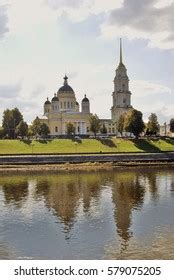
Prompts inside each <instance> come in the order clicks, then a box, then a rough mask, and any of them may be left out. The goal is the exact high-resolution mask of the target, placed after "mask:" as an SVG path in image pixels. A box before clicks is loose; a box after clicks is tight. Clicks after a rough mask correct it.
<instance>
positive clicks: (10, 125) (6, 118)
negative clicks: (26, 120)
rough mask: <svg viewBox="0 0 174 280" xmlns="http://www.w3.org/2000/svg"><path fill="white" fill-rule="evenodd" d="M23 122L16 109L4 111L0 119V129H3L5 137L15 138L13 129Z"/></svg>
mask: <svg viewBox="0 0 174 280" xmlns="http://www.w3.org/2000/svg"><path fill="white" fill-rule="evenodd" d="M22 120H23V116H22V114H21V112H20V111H19V109H18V108H14V109H12V110H9V109H6V110H5V111H4V112H3V117H2V127H3V129H4V132H5V135H7V136H8V137H9V138H15V137H16V135H15V129H16V127H17V126H18V124H19V123H20V121H22Z"/></svg>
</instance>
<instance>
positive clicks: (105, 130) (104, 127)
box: [100, 124, 107, 134]
mask: <svg viewBox="0 0 174 280" xmlns="http://www.w3.org/2000/svg"><path fill="white" fill-rule="evenodd" d="M100 132H101V133H102V134H107V128H106V126H105V124H103V125H102V128H101V129H100Z"/></svg>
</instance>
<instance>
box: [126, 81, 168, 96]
mask: <svg viewBox="0 0 174 280" xmlns="http://www.w3.org/2000/svg"><path fill="white" fill-rule="evenodd" d="M130 86H131V90H132V92H133V93H134V95H135V96H136V97H144V96H148V95H150V96H152V95H159V94H161V93H165V94H172V90H171V89H170V88H169V87H167V86H164V85H161V84H160V83H155V82H151V81H144V80H134V81H132V82H131V84H130Z"/></svg>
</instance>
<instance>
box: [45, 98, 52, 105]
mask: <svg viewBox="0 0 174 280" xmlns="http://www.w3.org/2000/svg"><path fill="white" fill-rule="evenodd" d="M49 104H51V102H50V101H49V100H48V97H47V100H46V101H45V105H49Z"/></svg>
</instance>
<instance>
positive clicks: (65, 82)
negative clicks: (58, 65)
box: [64, 74, 68, 85]
mask: <svg viewBox="0 0 174 280" xmlns="http://www.w3.org/2000/svg"><path fill="white" fill-rule="evenodd" d="M67 84H68V77H67V75H66V74H65V77H64V85H67Z"/></svg>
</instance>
